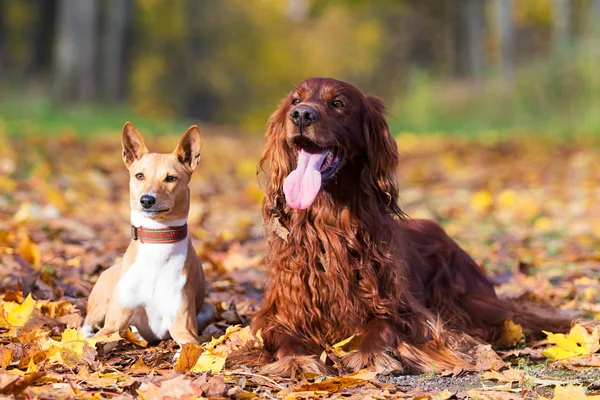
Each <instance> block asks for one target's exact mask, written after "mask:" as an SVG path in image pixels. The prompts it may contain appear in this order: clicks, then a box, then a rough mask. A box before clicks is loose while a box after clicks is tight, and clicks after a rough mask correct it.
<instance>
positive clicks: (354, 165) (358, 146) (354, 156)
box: [261, 78, 401, 214]
mask: <svg viewBox="0 0 600 400" xmlns="http://www.w3.org/2000/svg"><path fill="white" fill-rule="evenodd" d="M384 114H385V107H384V105H383V103H382V101H381V100H380V99H378V98H376V97H372V96H366V95H364V94H363V93H362V92H361V91H360V90H359V89H357V88H356V87H354V86H353V85H351V84H349V83H346V82H342V81H338V80H335V79H331V78H309V79H306V80H305V81H303V82H302V83H300V84H299V85H298V86H297V87H296V88H294V90H292V92H291V93H290V94H289V95H288V96H287V97H286V98H285V99H284V100H283V101H282V102H281V104H280V105H279V108H278V109H277V110H276V111H275V112H274V113H273V114H272V115H271V118H270V119H269V127H268V129H267V133H266V147H265V151H264V153H263V157H262V159H261V167H262V168H264V169H265V170H266V171H267V173H268V174H269V179H268V186H267V201H269V202H271V204H270V205H271V207H273V206H277V207H281V206H283V200H284V201H285V202H286V203H287V204H288V205H289V206H290V207H291V208H294V209H305V208H308V207H310V206H311V205H312V204H313V202H315V200H316V199H317V198H318V197H319V196H326V195H329V196H331V198H332V199H333V201H338V202H339V201H349V200H350V199H347V198H346V199H343V197H344V196H345V197H348V196H350V197H352V196H361V197H362V196H366V197H368V198H369V200H374V201H376V202H377V204H378V205H379V206H383V207H384V208H385V209H386V210H387V211H389V212H391V213H394V214H400V213H401V211H400V209H399V208H398V205H397V201H398V189H397V186H396V169H397V166H398V151H397V148H396V142H395V140H394V138H393V137H392V135H391V134H390V132H389V129H388V125H387V122H386V120H385V116H384ZM282 193H283V195H284V196H285V197H284V198H282V197H281V196H282ZM324 193H325V194H324Z"/></svg>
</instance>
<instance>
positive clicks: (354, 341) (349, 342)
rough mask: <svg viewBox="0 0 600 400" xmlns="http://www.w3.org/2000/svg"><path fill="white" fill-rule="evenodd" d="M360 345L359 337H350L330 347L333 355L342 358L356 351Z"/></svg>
mask: <svg viewBox="0 0 600 400" xmlns="http://www.w3.org/2000/svg"><path fill="white" fill-rule="evenodd" d="M359 345H360V336H356V335H352V336H350V337H349V338H347V339H344V340H342V341H341V342H338V343H336V344H334V345H333V346H331V350H332V351H333V354H335V355H336V356H337V357H343V356H345V355H346V354H348V353H352V352H354V351H357V350H358V346H359Z"/></svg>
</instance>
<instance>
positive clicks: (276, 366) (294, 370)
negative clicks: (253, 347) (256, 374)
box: [260, 356, 328, 377]
mask: <svg viewBox="0 0 600 400" xmlns="http://www.w3.org/2000/svg"><path fill="white" fill-rule="evenodd" d="M260 372H261V374H264V375H277V376H284V377H294V376H296V375H297V374H301V373H313V374H319V375H327V372H328V371H327V367H326V366H325V365H324V364H323V363H322V362H320V361H319V360H318V359H317V357H315V356H285V357H282V358H281V359H279V360H277V361H275V362H272V363H270V364H267V365H265V366H264V367H262V368H261V369H260Z"/></svg>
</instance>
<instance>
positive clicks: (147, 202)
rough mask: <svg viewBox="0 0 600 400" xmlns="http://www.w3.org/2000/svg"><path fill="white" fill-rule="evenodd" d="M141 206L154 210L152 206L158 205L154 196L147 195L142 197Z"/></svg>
mask: <svg viewBox="0 0 600 400" xmlns="http://www.w3.org/2000/svg"><path fill="white" fill-rule="evenodd" d="M140 204H141V205H142V207H144V208H152V206H154V204H156V198H155V197H154V196H150V195H149V194H145V195H143V196H142V197H140Z"/></svg>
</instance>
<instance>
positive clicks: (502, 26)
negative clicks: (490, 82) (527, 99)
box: [495, 0, 515, 82]
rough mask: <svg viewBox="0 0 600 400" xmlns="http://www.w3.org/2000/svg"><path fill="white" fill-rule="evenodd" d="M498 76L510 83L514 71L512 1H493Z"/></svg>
mask: <svg viewBox="0 0 600 400" xmlns="http://www.w3.org/2000/svg"><path fill="white" fill-rule="evenodd" d="M495 2H496V25H497V35H498V50H499V54H498V55H499V57H498V62H499V70H500V75H501V77H502V79H503V80H505V81H506V82H510V81H512V78H513V74H514V70H515V43H514V36H515V32H514V31H515V29H514V24H513V20H512V10H513V0H495Z"/></svg>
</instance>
